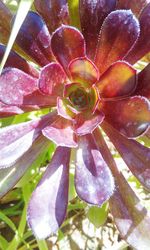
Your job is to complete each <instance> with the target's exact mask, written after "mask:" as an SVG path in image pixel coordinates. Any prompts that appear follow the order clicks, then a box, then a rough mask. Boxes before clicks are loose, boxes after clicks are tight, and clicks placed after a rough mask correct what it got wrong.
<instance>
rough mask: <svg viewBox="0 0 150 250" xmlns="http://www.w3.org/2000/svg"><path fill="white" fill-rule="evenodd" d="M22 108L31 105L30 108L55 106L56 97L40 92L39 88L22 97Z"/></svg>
mask: <svg viewBox="0 0 150 250" xmlns="http://www.w3.org/2000/svg"><path fill="white" fill-rule="evenodd" d="M22 105H23V108H26V107H28V106H31V108H33V109H32V110H34V109H39V108H44V107H54V106H56V97H55V96H51V97H50V96H49V95H45V94H42V93H41V92H40V91H39V90H36V91H34V92H32V93H31V94H29V95H26V96H25V97H24V99H23V103H22Z"/></svg>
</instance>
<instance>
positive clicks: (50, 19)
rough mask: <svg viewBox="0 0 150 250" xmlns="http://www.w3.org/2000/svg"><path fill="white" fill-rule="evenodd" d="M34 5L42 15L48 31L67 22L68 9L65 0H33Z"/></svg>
mask: <svg viewBox="0 0 150 250" xmlns="http://www.w3.org/2000/svg"><path fill="white" fill-rule="evenodd" d="M34 6H35V8H36V10H37V11H38V13H40V15H41V16H42V17H43V19H44V21H45V22H46V24H47V27H48V29H49V31H50V32H53V31H55V30H56V29H57V28H58V27H59V26H60V25H61V24H69V10H68V3H67V1H66V0H61V1H60V0H48V1H43V0H35V1H34Z"/></svg>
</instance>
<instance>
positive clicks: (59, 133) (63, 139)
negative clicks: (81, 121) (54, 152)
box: [42, 116, 77, 148]
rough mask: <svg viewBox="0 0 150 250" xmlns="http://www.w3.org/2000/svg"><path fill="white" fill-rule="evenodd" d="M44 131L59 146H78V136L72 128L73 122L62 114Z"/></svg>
mask: <svg viewBox="0 0 150 250" xmlns="http://www.w3.org/2000/svg"><path fill="white" fill-rule="evenodd" d="M42 133H43V135H44V136H45V137H47V138H48V139H49V140H52V141H53V142H54V143H56V145H57V146H63V147H71V148H72V147H77V143H76V138H75V134H74V131H73V129H72V122H71V121H70V120H67V119H64V118H63V117H61V116H58V118H57V119H56V120H55V121H54V122H53V123H52V124H51V125H50V126H47V127H45V128H44V129H43V130H42Z"/></svg>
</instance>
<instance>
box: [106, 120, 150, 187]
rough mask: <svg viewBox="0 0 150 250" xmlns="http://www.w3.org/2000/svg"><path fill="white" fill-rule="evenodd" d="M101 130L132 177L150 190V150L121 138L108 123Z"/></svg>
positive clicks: (133, 141) (135, 142)
mask: <svg viewBox="0 0 150 250" xmlns="http://www.w3.org/2000/svg"><path fill="white" fill-rule="evenodd" d="M102 128H103V129H104V131H105V132H106V134H107V135H108V136H109V138H110V140H111V141H112V143H113V144H114V146H115V147H116V149H117V150H118V152H119V154H120V155H121V157H122V158H123V160H124V161H125V163H126V164H127V166H128V168H129V169H130V170H131V172H132V173H133V175H135V176H136V178H138V180H139V181H140V182H141V183H142V185H143V186H144V187H145V188H147V189H149V190H150V168H149V163H150V149H149V148H146V147H144V146H143V145H142V144H140V143H139V142H137V141H135V140H132V139H130V140H129V139H127V138H126V137H124V136H122V135H121V134H120V133H118V132H117V131H116V130H115V129H114V128H113V127H111V126H110V125H109V124H108V123H104V124H103V126H102Z"/></svg>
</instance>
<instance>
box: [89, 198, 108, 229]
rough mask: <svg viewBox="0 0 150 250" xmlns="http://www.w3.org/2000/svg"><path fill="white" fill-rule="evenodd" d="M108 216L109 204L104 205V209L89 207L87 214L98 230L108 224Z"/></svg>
mask: <svg viewBox="0 0 150 250" xmlns="http://www.w3.org/2000/svg"><path fill="white" fill-rule="evenodd" d="M107 215H108V203H105V204H103V206H102V207H95V206H93V207H89V209H88V212H87V218H88V219H89V221H90V222H91V223H92V224H93V225H94V226H95V227H96V228H99V227H100V226H102V225H103V224H104V223H105V222H106V220H107Z"/></svg>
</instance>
